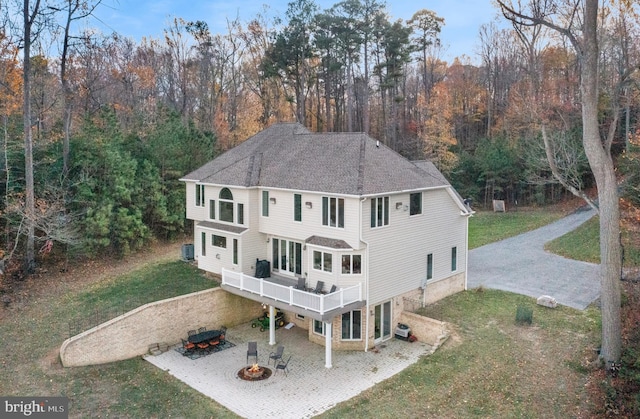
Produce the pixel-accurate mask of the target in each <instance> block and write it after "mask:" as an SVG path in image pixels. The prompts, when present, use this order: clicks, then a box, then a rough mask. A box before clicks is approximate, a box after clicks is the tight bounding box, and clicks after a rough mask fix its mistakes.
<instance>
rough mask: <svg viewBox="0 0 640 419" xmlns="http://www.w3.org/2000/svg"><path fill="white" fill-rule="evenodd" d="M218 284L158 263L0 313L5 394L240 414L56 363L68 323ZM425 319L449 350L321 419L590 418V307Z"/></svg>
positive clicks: (498, 309) (155, 384) (500, 226)
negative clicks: (442, 328) (524, 318)
mask: <svg viewBox="0 0 640 419" xmlns="http://www.w3.org/2000/svg"><path fill="white" fill-rule="evenodd" d="M560 216H561V213H555V212H554V213H549V212H545V211H541V212H540V213H538V212H524V211H522V212H518V213H506V214H501V213H500V214H497V213H480V214H477V215H476V216H475V217H473V218H472V219H471V223H470V233H469V236H470V237H469V239H470V243H472V246H473V247H477V246H479V245H480V244H481V243H482V244H484V243H486V242H489V241H493V240H499V239H502V238H505V237H509V236H511V235H514V234H517V233H519V232H521V231H523V230H524V229H531V228H535V227H538V226H540V225H543V224H545V223H546V222H550V221H553V220H555V219H557V218H559V217H560ZM525 226H526V227H525ZM586 228H589V227H588V226H587V227H586ZM565 246H567V245H565ZM568 246H569V247H572V248H573V247H575V246H573V245H571V244H570V245H568ZM636 250H637V249H636ZM581 253H586V251H581ZM216 285H217V284H216V283H215V282H213V281H212V280H211V279H209V278H206V277H205V276H203V275H201V273H200V272H199V271H198V270H197V269H195V268H194V267H193V266H192V265H189V264H186V263H183V262H169V263H167V262H163V263H154V264H151V265H148V266H146V267H145V268H143V269H139V270H135V271H133V272H131V273H130V274H127V275H121V276H116V277H113V278H106V279H104V280H101V281H99V282H96V283H90V284H87V285H82V286H80V285H78V284H76V283H74V282H73V281H71V282H70V283H61V284H58V285H56V286H55V287H52V289H51V292H43V293H40V294H39V295H38V296H37V297H34V298H30V299H26V300H25V301H22V302H21V303H20V304H19V305H15V306H12V307H11V308H10V309H4V310H3V311H0V316H1V317H0V319H1V320H0V336H2V341H1V343H0V347H1V348H2V353H3V359H2V380H0V394H2V395H3V396H9V395H15V396H42V395H51V396H56V395H61V396H67V397H69V399H70V417H78V418H79V417H89V416H92V417H93V416H100V417H103V416H104V417H106V416H111V417H113V416H115V417H131V418H138V417H186V416H188V417H216V418H225V417H236V416H235V415H234V414H233V413H231V412H229V411H228V410H227V409H226V408H224V407H223V406H220V405H219V404H217V403H216V402H214V401H212V400H211V399H209V398H207V397H204V396H203V395H201V394H200V393H198V392H196V391H194V390H193V389H191V388H190V387H188V386H186V385H184V384H183V383H182V382H180V381H178V380H176V379H174V378H173V377H171V376H170V375H168V374H166V373H164V372H162V371H160V370H159V369H157V368H156V367H154V366H152V365H151V364H149V363H147V362H146V361H143V360H141V359H131V360H128V361H123V362H117V363H113V364H108V365H101V366H92V367H81V368H71V369H65V368H62V367H61V365H60V361H59V358H58V356H57V350H58V348H59V347H60V345H61V343H62V342H63V341H64V339H65V338H66V337H67V335H68V327H69V326H68V325H69V322H70V321H72V320H73V319H77V318H83V317H91V316H94V315H96V312H101V311H105V310H107V311H108V310H109V309H110V307H113V306H117V305H119V304H124V303H123V302H126V301H129V300H132V299H133V300H135V301H140V302H147V301H151V300H154V299H158V298H167V297H171V296H174V295H179V294H183V293H188V292H193V291H198V290H201V289H206V288H210V287H212V286H216ZM133 296H136V297H135V298H134V297H133ZM519 305H520V306H527V307H530V308H531V309H532V310H533V323H532V324H531V325H517V324H516V322H515V313H516V308H517V307H518V306H519ZM423 314H425V315H427V316H431V317H435V318H438V319H442V320H445V321H447V322H450V324H451V327H452V332H453V333H452V336H451V337H450V338H449V340H448V341H447V342H446V343H445V345H444V346H443V347H442V348H440V349H439V350H438V351H437V352H436V353H435V354H434V355H432V356H430V357H425V358H423V359H422V360H421V361H419V362H418V363H417V364H416V365H414V366H413V367H410V368H408V369H406V370H405V371H403V372H402V373H400V374H398V375H396V376H394V377H392V378H390V379H388V380H386V381H384V382H382V383H379V384H377V385H376V386H374V387H373V388H372V389H370V390H368V391H366V392H364V393H362V394H361V395H359V396H357V397H355V398H353V399H351V400H349V401H347V402H344V403H341V404H339V405H338V406H336V407H335V408H333V409H331V410H330V411H327V412H325V413H324V414H323V415H322V417H325V418H342V417H346V416H347V415H348V416H357V417H396V416H398V415H402V416H404V417H439V418H440V417H444V418H447V417H451V418H457V417H470V416H471V417H473V416H476V417H586V416H589V413H588V412H589V411H590V409H591V408H592V407H593V406H591V405H590V401H589V400H590V399H589V395H588V394H587V390H586V389H587V388H588V386H587V385H586V384H587V380H588V378H589V372H590V371H592V369H593V368H594V365H593V361H594V359H595V351H594V348H596V347H597V346H598V342H599V330H600V326H599V312H598V310H597V309H595V308H590V309H588V310H585V311H577V310H572V309H569V308H565V307H560V308H557V309H553V310H552V309H547V308H543V307H540V306H537V305H535V301H534V300H532V299H531V298H528V297H523V296H519V295H515V294H510V293H505V292H500V291H493V290H482V289H481V290H470V291H466V292H463V293H459V294H457V295H454V296H452V297H449V298H446V299H444V300H442V301H440V302H439V303H437V304H434V305H432V306H429V307H428V308H426V309H425V311H424V313H423ZM187 412H188V414H187Z"/></svg>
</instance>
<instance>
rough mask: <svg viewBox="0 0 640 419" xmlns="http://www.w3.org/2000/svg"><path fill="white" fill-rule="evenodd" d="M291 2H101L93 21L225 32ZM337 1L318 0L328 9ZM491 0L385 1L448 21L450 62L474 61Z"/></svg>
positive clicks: (133, 32)
mask: <svg viewBox="0 0 640 419" xmlns="http://www.w3.org/2000/svg"><path fill="white" fill-rule="evenodd" d="M289 1H290V0H271V1H261V0H258V1H253V0H233V1H221V0H189V1H179V0H153V1H151V0H103V4H102V5H101V6H100V8H99V10H98V13H97V15H98V17H99V19H100V21H101V22H102V23H97V22H95V25H96V26H97V27H98V28H99V29H100V30H101V31H102V32H103V33H110V32H111V31H113V30H115V31H117V32H118V33H120V34H122V35H124V36H129V37H132V38H134V39H136V40H140V39H141V38H142V37H143V36H146V37H151V38H161V37H162V34H163V29H164V28H165V27H167V22H169V21H170V20H172V19H173V18H174V17H181V18H183V19H185V20H204V21H205V22H207V23H208V24H209V27H210V28H212V30H213V31H214V32H217V33H224V32H226V30H225V28H226V20H227V19H230V20H231V19H234V18H235V17H239V18H240V20H241V21H242V22H247V21H249V20H250V19H252V18H253V17H255V16H256V15H257V14H258V13H259V12H261V11H262V10H263V5H264V4H266V3H268V4H269V9H268V11H269V12H268V14H269V15H270V16H276V15H279V16H284V12H285V11H286V10H287V5H288V3H289ZM338 1H339V0H316V4H318V5H319V6H320V8H321V9H327V8H329V7H331V6H332V5H334V4H335V3H337V2H338ZM491 3H492V2H491V0H424V1H410V0H387V10H388V12H389V14H390V15H391V18H392V20H395V19H405V20H406V19H409V18H411V16H412V15H413V14H414V13H415V12H416V11H418V10H420V9H429V10H433V11H434V12H436V14H437V15H438V16H440V17H443V18H444V19H445V26H444V27H443V30H442V33H441V37H440V39H441V41H442V43H443V45H445V46H446V47H447V50H446V52H445V53H444V55H443V58H444V59H446V60H447V61H452V60H453V58H454V57H456V56H461V55H462V54H465V55H467V56H469V57H470V58H471V59H472V60H474V61H475V52H476V50H477V44H478V41H477V40H478V29H479V27H480V25H482V24H485V23H489V22H491V21H492V20H493V19H494V18H495V16H496V12H497V10H496V8H495V7H494V6H492V4H491Z"/></svg>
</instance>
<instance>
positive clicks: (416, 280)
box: [362, 189, 467, 304]
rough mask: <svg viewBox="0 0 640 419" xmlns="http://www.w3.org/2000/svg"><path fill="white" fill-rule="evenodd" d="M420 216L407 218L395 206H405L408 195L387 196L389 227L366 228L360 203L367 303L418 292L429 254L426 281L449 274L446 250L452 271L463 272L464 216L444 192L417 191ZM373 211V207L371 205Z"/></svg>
mask: <svg viewBox="0 0 640 419" xmlns="http://www.w3.org/2000/svg"><path fill="white" fill-rule="evenodd" d="M422 198H423V205H422V216H420V217H416V216H410V215H409V211H404V208H403V207H399V208H398V209H396V204H395V203H396V202H402V203H403V204H405V203H406V204H408V203H409V194H408V193H407V194H397V195H392V196H391V202H392V205H390V207H391V208H392V209H391V210H390V215H389V216H390V221H389V227H388V228H384V229H378V228H371V227H370V220H371V214H370V209H371V204H370V203H364V204H363V212H364V213H363V217H362V222H363V239H364V240H365V241H366V242H368V243H369V252H368V254H367V258H368V260H365V264H366V266H367V269H368V273H369V275H368V277H369V303H370V304H376V303H380V302H382V301H385V300H387V299H388V298H390V297H392V296H396V295H400V294H403V293H406V292H410V291H412V290H415V289H417V288H419V287H420V286H421V285H422V284H423V283H424V280H425V279H426V278H427V263H426V261H425V255H428V254H430V253H431V254H432V255H433V256H432V258H433V259H432V261H433V266H432V275H433V278H432V279H431V280H430V281H437V280H440V279H444V278H447V277H449V276H451V275H452V273H451V252H452V250H451V249H452V247H454V246H455V247H457V272H460V271H464V270H465V269H466V266H464V263H465V259H466V257H465V254H464V252H465V250H464V249H465V243H466V225H467V223H466V217H464V216H462V215H460V208H459V207H458V206H457V205H456V203H455V202H454V201H453V199H452V197H451V195H450V194H449V193H448V192H447V191H446V190H445V189H434V190H428V191H423V192H422ZM376 208H377V206H376Z"/></svg>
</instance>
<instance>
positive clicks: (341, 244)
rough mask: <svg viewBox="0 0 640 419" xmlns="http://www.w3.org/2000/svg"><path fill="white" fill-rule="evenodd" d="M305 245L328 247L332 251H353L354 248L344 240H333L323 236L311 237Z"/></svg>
mask: <svg viewBox="0 0 640 419" xmlns="http://www.w3.org/2000/svg"><path fill="white" fill-rule="evenodd" d="M305 243H307V244H314V245H316V246H322V247H328V248H331V249H351V248H352V247H351V246H349V244H348V243H347V242H346V241H344V240H340V239H332V238H329V237H322V236H311V237H309V238H308V239H307V240H305Z"/></svg>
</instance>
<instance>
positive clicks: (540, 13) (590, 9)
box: [498, 0, 622, 368]
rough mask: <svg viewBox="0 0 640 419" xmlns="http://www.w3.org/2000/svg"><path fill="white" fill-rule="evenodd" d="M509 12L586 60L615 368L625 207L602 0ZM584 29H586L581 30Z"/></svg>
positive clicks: (605, 331)
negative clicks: (601, 82) (603, 130)
mask: <svg viewBox="0 0 640 419" xmlns="http://www.w3.org/2000/svg"><path fill="white" fill-rule="evenodd" d="M498 4H499V5H500V7H501V9H502V12H503V15H504V16H505V18H507V19H509V20H511V21H512V22H515V23H516V24H518V25H525V26H527V25H529V26H530V25H534V26H537V25H542V26H545V27H548V28H550V29H552V30H553V31H555V32H557V33H558V34H560V35H561V36H563V37H566V38H567V39H568V40H569V41H570V43H571V45H572V46H573V48H574V49H575V51H576V54H577V57H578V62H579V65H580V75H581V79H580V92H581V99H582V100H581V106H582V126H583V134H582V143H583V146H584V149H585V154H586V155H587V159H588V160H589V165H590V167H591V170H592V172H593V175H594V177H595V180H596V185H597V188H598V205H599V209H598V214H599V216H600V277H601V289H602V290H601V310H602V349H601V352H600V355H601V357H602V358H603V360H604V361H605V364H606V366H607V367H608V368H609V367H611V366H612V365H613V364H615V363H617V362H618V361H619V359H620V354H621V346H622V335H621V319H620V283H619V282H620V272H621V267H622V258H621V246H620V210H619V198H618V185H617V180H616V172H615V167H614V164H613V159H612V155H611V144H612V142H613V139H614V134H615V130H616V125H617V121H618V112H619V111H618V109H617V108H616V109H613V110H612V117H611V122H610V125H609V128H608V130H607V134H606V137H605V138H602V137H601V136H600V125H599V124H600V113H599V108H598V103H599V102H598V100H599V91H598V75H599V68H598V64H599V62H598V60H599V44H598V0H573V1H564V2H559V1H540V0H532V1H530V2H529V3H528V7H527V8H526V9H521V8H518V9H516V8H515V7H514V6H513V4H512V2H511V1H508V2H507V1H503V0H498ZM580 30H581V31H580Z"/></svg>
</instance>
